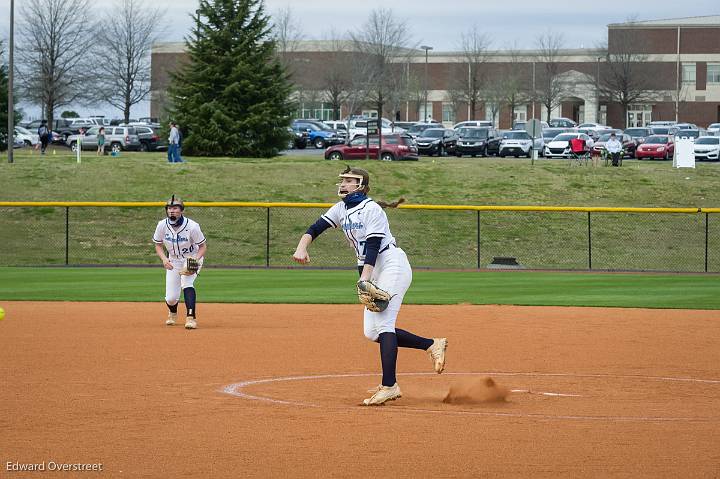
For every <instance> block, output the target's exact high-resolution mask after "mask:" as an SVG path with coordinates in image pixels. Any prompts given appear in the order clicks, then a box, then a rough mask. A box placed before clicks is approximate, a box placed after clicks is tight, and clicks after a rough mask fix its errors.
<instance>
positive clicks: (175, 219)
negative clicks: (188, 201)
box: [165, 195, 185, 226]
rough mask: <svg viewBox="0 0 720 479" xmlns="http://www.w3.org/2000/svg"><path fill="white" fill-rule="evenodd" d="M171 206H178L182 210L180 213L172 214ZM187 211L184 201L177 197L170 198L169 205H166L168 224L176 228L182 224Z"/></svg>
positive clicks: (174, 212) (173, 212)
mask: <svg viewBox="0 0 720 479" xmlns="http://www.w3.org/2000/svg"><path fill="white" fill-rule="evenodd" d="M171 206H177V207H179V208H180V211H172V212H170V211H169V210H170V207H171ZM183 211H185V204H184V203H183V201H182V200H181V199H180V198H178V197H176V196H175V195H173V196H172V198H170V199H169V200H168V201H167V203H165V214H166V215H167V218H168V222H169V223H170V224H171V225H173V226H175V225H178V224H180V223H181V222H182V212H183Z"/></svg>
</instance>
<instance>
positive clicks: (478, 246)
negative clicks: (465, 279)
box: [477, 210, 480, 269]
mask: <svg viewBox="0 0 720 479" xmlns="http://www.w3.org/2000/svg"><path fill="white" fill-rule="evenodd" d="M477 269H480V210H477Z"/></svg>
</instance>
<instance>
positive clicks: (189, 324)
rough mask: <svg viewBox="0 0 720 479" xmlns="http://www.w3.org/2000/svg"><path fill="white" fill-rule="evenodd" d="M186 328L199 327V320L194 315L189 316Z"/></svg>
mask: <svg viewBox="0 0 720 479" xmlns="http://www.w3.org/2000/svg"><path fill="white" fill-rule="evenodd" d="M185 329H197V320H195V318H193V317H192V316H188V317H187V319H186V320H185Z"/></svg>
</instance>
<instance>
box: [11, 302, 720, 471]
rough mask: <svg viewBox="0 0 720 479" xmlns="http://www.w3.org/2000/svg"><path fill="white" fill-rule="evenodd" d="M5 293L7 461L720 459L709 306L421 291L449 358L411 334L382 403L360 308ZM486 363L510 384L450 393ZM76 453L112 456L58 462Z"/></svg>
mask: <svg viewBox="0 0 720 479" xmlns="http://www.w3.org/2000/svg"><path fill="white" fill-rule="evenodd" d="M0 306H2V307H4V308H5V310H6V312H7V317H6V319H5V320H4V321H1V322H0V377H1V378H2V386H1V387H0V401H2V404H1V406H0V431H2V432H1V433H0V477H29V476H32V477H36V474H37V473H28V472H17V471H14V470H12V469H13V468H15V469H18V468H20V467H28V465H32V464H41V465H44V467H45V469H46V472H45V473H44V474H42V477H46V476H53V475H57V476H62V477H86V476H94V475H102V476H106V477H130V478H135V477H163V478H165V477H167V478H170V477H173V478H181V477H263V478H268V477H314V478H316V477H342V478H346V477H349V478H355V477H358V478H359V477H362V478H368V477H409V476H411V475H412V476H413V477H528V476H531V477H609V476H612V477H628V478H630V477H633V478H635V477H718V476H720V448H719V447H718V444H720V371H719V370H718V369H720V347H718V340H719V339H720V318H718V313H717V312H713V311H683V310H640V309H633V310H627V309H601V308H531V307H508V306H501V307H498V306H464V305H461V306H405V307H403V311H402V313H401V316H400V320H399V323H398V325H399V326H400V327H403V328H406V329H408V330H410V331H413V332H416V333H418V334H422V335H427V336H433V335H435V336H438V335H443V336H447V337H448V338H449V348H448V363H447V369H446V373H444V374H442V375H440V376H438V375H436V374H434V373H433V372H432V368H431V364H430V361H429V359H428V357H427V355H426V354H425V353H424V352H422V351H415V350H406V349H401V350H400V354H399V358H398V371H399V373H400V375H399V377H398V382H399V384H400V386H401V388H402V390H403V394H404V396H403V398H402V399H399V400H398V401H395V402H393V403H390V404H388V405H386V406H383V407H377V408H368V407H363V406H360V405H359V404H360V403H361V401H362V399H363V398H365V397H369V394H368V393H366V390H367V389H371V388H372V387H374V386H375V385H377V384H378V382H379V374H378V373H379V369H380V365H379V355H378V353H377V346H376V345H375V344H372V343H369V342H368V341H367V340H366V339H365V338H364V336H363V333H362V318H361V312H360V310H359V306H357V305H347V306H343V305H340V306H338V305H330V306H322V307H321V306H317V305H247V304H232V305H231V304H213V305H206V304H200V305H199V313H200V316H199V329H198V330H196V331H186V330H184V329H183V328H182V327H178V326H174V327H166V326H165V325H164V319H165V315H166V312H165V308H164V305H163V304H162V303H155V304H147V303H50V302H48V303H33V302H4V303H2V304H0ZM181 310H182V307H181ZM487 377H490V378H492V379H493V380H494V382H495V383H496V384H497V385H498V386H500V387H503V388H507V389H509V390H511V391H513V392H511V393H510V394H509V395H508V397H507V401H502V400H494V401H489V402H473V401H472V400H471V401H465V400H463V401H459V402H458V403H446V402H443V398H444V397H445V396H446V394H447V393H448V390H449V388H450V387H451V386H452V387H455V388H461V389H462V388H463V385H467V384H471V385H473V384H478V381H482V382H483V383H487V384H491V383H492V382H487V381H486V379H485V378H487ZM471 389H472V388H465V389H462V390H463V391H467V390H471ZM78 463H82V464H102V472H61V473H57V472H56V473H52V472H49V471H48V469H49V468H50V467H56V465H57V464H65V465H67V467H71V465H75V464H78ZM53 464H54V465H53Z"/></svg>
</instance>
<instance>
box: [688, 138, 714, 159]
mask: <svg viewBox="0 0 720 479" xmlns="http://www.w3.org/2000/svg"><path fill="white" fill-rule="evenodd" d="M693 149H694V153H695V160H696V161H698V160H712V161H718V160H719V159H720V136H701V137H700V138H698V139H697V140H695V146H694V147H693Z"/></svg>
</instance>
